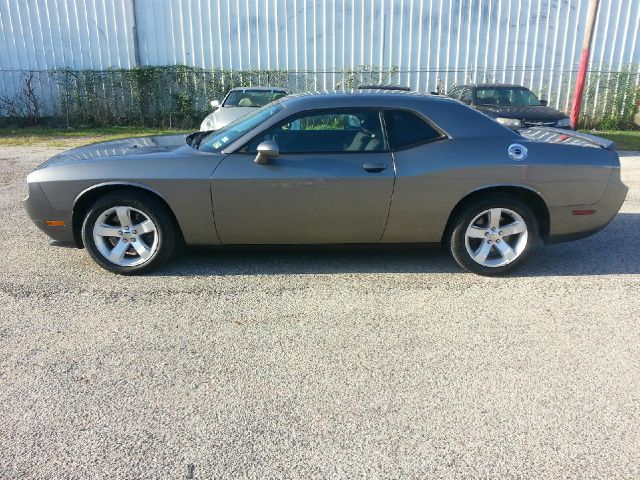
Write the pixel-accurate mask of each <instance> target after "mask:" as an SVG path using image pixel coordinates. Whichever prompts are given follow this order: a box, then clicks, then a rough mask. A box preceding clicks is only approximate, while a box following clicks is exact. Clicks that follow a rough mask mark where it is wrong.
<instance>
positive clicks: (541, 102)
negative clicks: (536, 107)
mask: <svg viewBox="0 0 640 480" xmlns="http://www.w3.org/2000/svg"><path fill="white" fill-rule="evenodd" d="M540 105H542V106H543V107H546V106H547V105H549V102H548V101H546V100H540Z"/></svg>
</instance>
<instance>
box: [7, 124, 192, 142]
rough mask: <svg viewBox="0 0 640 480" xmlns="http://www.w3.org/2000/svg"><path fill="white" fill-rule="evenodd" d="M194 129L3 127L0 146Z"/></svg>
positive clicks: (114, 137) (113, 138) (109, 138)
mask: <svg viewBox="0 0 640 480" xmlns="http://www.w3.org/2000/svg"><path fill="white" fill-rule="evenodd" d="M192 131H194V130H169V129H157V128H143V127H99V128H49V127H23V128H0V146H11V147H15V146H18V147H78V146H81V145H87V144H89V143H95V142H103V141H106V140H117V139H119V138H128V137H142V136H147V135H169V134H174V133H187V132H189V133H190V132H192Z"/></svg>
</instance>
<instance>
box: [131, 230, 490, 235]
mask: <svg viewBox="0 0 640 480" xmlns="http://www.w3.org/2000/svg"><path fill="white" fill-rule="evenodd" d="M133 233H136V232H133ZM498 235H502V230H500V231H499V232H498Z"/></svg>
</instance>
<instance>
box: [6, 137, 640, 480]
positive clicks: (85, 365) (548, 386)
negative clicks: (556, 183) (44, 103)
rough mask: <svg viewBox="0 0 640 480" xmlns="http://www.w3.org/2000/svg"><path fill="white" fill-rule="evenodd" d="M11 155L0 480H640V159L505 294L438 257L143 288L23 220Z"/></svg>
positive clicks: (167, 280)
mask: <svg viewBox="0 0 640 480" xmlns="http://www.w3.org/2000/svg"><path fill="white" fill-rule="evenodd" d="M57 151H58V150H56V149H50V148H23V147H5V148H1V149H0V218H1V219H2V222H0V252H1V254H2V263H1V265H2V266H1V270H0V478H16V479H17V478H21V479H22V478H42V479H54V478H65V479H70V478H77V479H87V478H107V479H120V478H122V479H124V478H135V479H147V478H163V479H164V478H168V479H179V478H187V477H189V476H191V477H193V478H198V479H205V478H206V479H209V478H304V479H310V478H436V477H446V478H506V477H525V478H560V477H561V478H638V477H640V428H639V426H640V241H639V239H640V156H626V157H625V158H624V159H623V179H624V181H625V183H627V185H629V186H630V192H629V195H628V198H627V201H626V203H625V204H624V206H623V208H622V210H621V212H620V214H619V215H618V216H617V217H616V218H615V220H614V221H613V222H612V223H611V224H610V225H609V226H608V227H607V228H606V229H605V230H604V231H602V232H600V233H598V234H596V235H594V236H592V237H590V238H587V239H584V240H580V241H576V242H573V243H567V244H561V245H554V246H548V247H545V248H543V249H541V250H539V251H538V252H537V253H536V254H535V255H534V256H533V257H532V258H531V259H530V260H529V262H528V264H527V265H525V266H523V268H521V269H520V270H519V271H517V272H516V273H515V274H514V275H512V276H509V277H506V278H498V279H492V278H484V277H479V276H476V275H472V274H469V273H463V272H461V271H460V270H459V269H458V268H457V267H456V265H455V264H454V263H453V261H452V260H451V259H450V258H449V256H448V255H447V254H446V252H444V251H442V250H438V249H431V250H409V251H403V250H390V251H377V250H375V251H328V252H327V251H324V252H318V251H308V252H304V251H302V252H300V251H299V252H251V253H248V252H226V253H224V252H212V251H204V252H190V253H186V254H184V255H182V256H181V257H179V258H177V259H176V260H175V261H173V262H171V263H170V264H169V265H167V266H166V267H165V268H163V269H162V270H160V271H158V272H157V273H154V274H152V275H149V276H144V277H134V278H128V277H121V276H116V275H112V274H109V273H107V272H105V271H103V270H101V269H100V268H98V267H97V266H95V265H94V264H93V262H92V261H91V260H90V259H89V257H88V255H87V254H86V252H84V251H82V250H73V249H63V248H53V247H49V246H48V245H47V241H46V239H45V237H44V235H43V234H42V233H40V232H39V231H38V230H37V229H36V227H35V226H33V225H32V224H31V222H30V220H29V219H28V218H27V216H26V214H25V213H24V212H23V211H22V209H21V206H20V203H19V202H20V199H21V198H22V197H24V195H25V194H26V185H25V176H26V173H27V172H28V171H29V170H31V169H32V168H33V167H34V166H36V165H37V164H38V163H40V162H42V161H44V160H45V159H46V158H48V157H49V156H51V155H52V154H54V153H55V152H57Z"/></svg>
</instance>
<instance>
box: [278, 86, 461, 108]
mask: <svg viewBox="0 0 640 480" xmlns="http://www.w3.org/2000/svg"><path fill="white" fill-rule="evenodd" d="M410 97H413V98H415V97H418V98H420V99H421V100H425V101H433V102H454V101H455V100H453V99H451V98H448V97H445V96H444V95H432V94H428V93H421V92H413V91H405V90H388V89H384V88H380V89H357V90H318V91H312V92H303V93H294V94H291V95H289V96H287V97H285V98H282V99H280V100H279V101H280V102H283V103H284V102H287V103H289V102H296V101H305V100H313V99H318V100H327V101H328V100H345V99H349V98H353V99H359V100H365V99H366V100H371V103H372V104H375V103H376V102H377V101H380V100H384V101H392V100H407V99H409V98H410ZM381 106H384V105H381Z"/></svg>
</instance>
